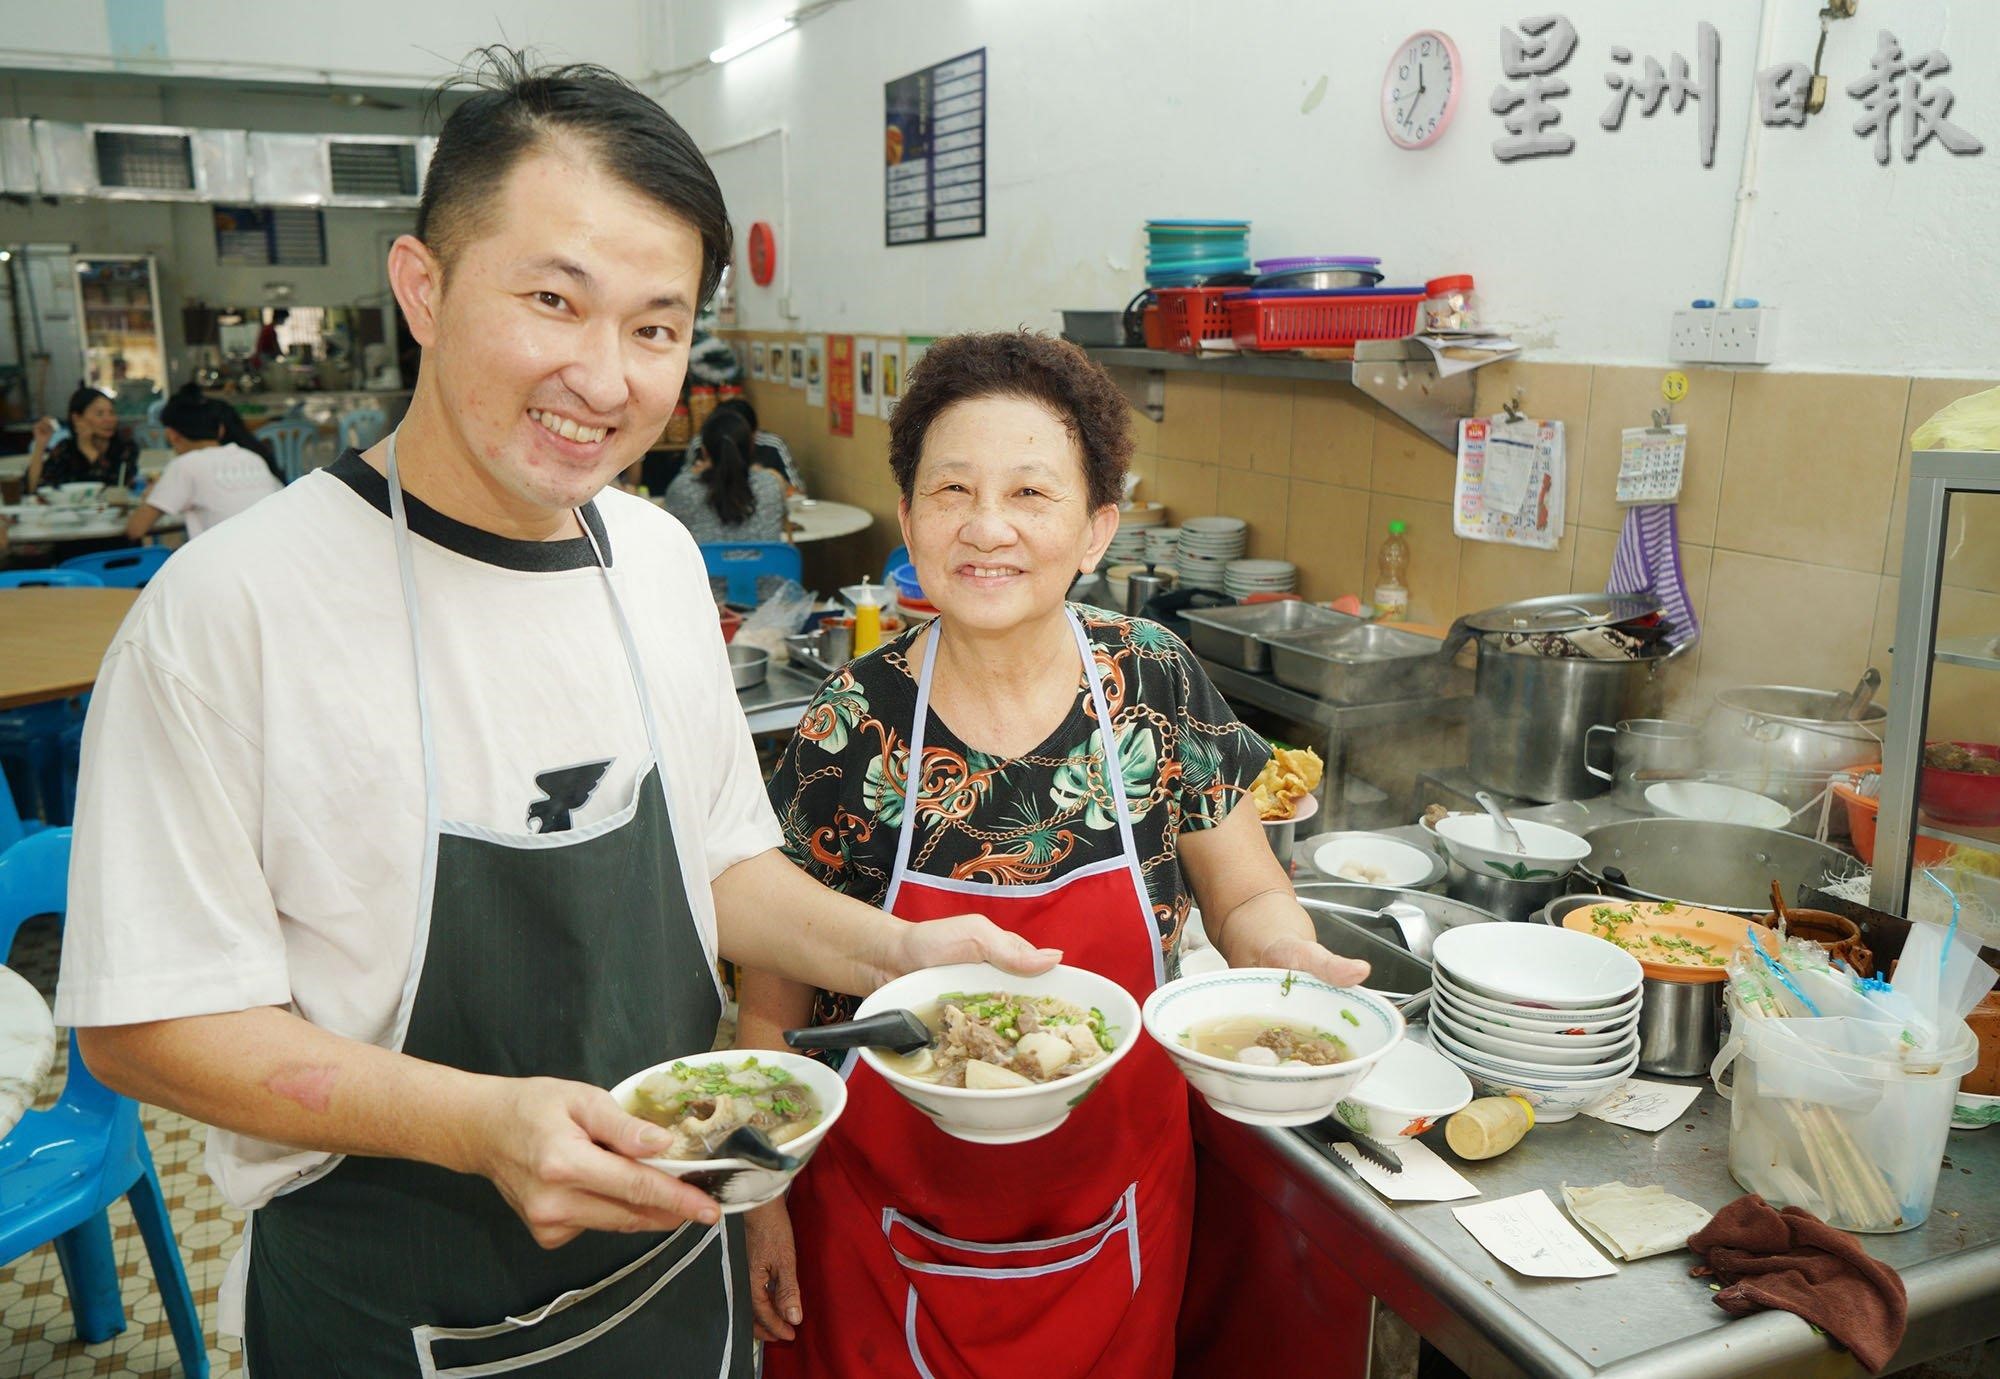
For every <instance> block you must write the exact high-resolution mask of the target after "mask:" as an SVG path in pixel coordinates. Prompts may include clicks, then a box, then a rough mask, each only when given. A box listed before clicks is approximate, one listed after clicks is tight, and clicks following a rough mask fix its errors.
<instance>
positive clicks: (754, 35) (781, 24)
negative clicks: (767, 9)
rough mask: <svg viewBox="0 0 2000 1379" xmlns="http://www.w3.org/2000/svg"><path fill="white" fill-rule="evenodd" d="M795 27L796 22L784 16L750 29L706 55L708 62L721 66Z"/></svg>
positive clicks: (796, 25) (788, 16)
mask: <svg viewBox="0 0 2000 1379" xmlns="http://www.w3.org/2000/svg"><path fill="white" fill-rule="evenodd" d="M797 27H798V20H796V19H795V18H793V17H792V16H791V15H789V14H787V15H784V16H782V17H780V18H777V19H774V20H772V21H771V22H770V23H768V24H760V25H758V26H757V27H756V28H754V29H752V30H751V31H750V32H749V33H747V34H745V35H743V37H741V38H739V39H737V40H736V41H735V42H733V43H725V44H723V45H722V46H721V47H720V48H717V49H716V50H715V51H714V52H712V53H710V54H709V55H708V60H709V61H710V62H713V63H717V64H721V63H724V62H727V61H729V60H730V59H731V58H738V57H742V56H743V55H744V54H745V53H747V52H749V51H750V50H751V49H752V48H761V47H763V46H764V45H765V44H766V43H769V42H770V41H771V40H772V39H774V38H776V37H777V36H778V35H779V34H787V33H790V32H791V31H792V30H793V29H795V28H797Z"/></svg>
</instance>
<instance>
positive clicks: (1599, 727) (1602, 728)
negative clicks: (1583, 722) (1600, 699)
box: [1583, 723, 1618, 780]
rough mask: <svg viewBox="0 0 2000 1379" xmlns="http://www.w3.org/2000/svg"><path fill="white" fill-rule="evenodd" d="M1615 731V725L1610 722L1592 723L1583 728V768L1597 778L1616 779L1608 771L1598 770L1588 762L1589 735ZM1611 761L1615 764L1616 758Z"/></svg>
mask: <svg viewBox="0 0 2000 1379" xmlns="http://www.w3.org/2000/svg"><path fill="white" fill-rule="evenodd" d="M1617 731H1618V729H1617V727H1616V726H1615V725H1614V724H1610V723H1597V724H1593V725H1592V726H1590V727H1588V728H1585V729H1584V730H1583V769H1584V770H1586V771H1588V772H1590V774H1591V775H1593V776H1596V777H1597V778H1598V779H1599V780H1616V779H1617V777H1615V776H1613V775H1612V774H1611V772H1609V771H1600V770H1598V769H1597V768H1596V767H1595V766H1592V765H1591V764H1590V739H1591V736H1592V735H1593V734H1596V733H1616V732H1617ZM1613 763H1614V765H1615V764H1616V758H1613Z"/></svg>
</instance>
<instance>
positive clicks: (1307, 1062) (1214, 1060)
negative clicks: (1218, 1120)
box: [1145, 967, 1404, 1125]
mask: <svg viewBox="0 0 2000 1379" xmlns="http://www.w3.org/2000/svg"><path fill="white" fill-rule="evenodd" d="M1145 1021H1146V1032H1147V1033H1148V1034H1150V1035H1152V1036H1153V1040H1154V1042H1156V1043H1158V1044H1159V1045H1160V1046H1161V1047H1162V1048H1164V1049H1165V1050H1166V1051H1167V1054H1168V1056H1169V1057H1170V1058H1172V1059H1173V1060H1174V1065H1175V1066H1176V1067H1178V1068H1179V1069H1180V1070H1181V1074H1182V1076H1184V1077H1186V1078H1187V1080H1188V1081H1189V1082H1190V1083H1192V1084H1193V1085H1194V1088H1195V1090H1196V1091H1198V1092H1200V1093H1201V1094H1202V1095H1203V1096H1204V1097H1206V1098H1207V1099H1208V1104H1209V1105H1211V1106H1213V1107H1214V1108H1215V1109H1216V1110H1217V1111H1219V1112H1221V1113H1222V1114H1223V1115H1225V1116H1228V1117H1229V1118H1230V1119H1231V1120H1239V1121H1243V1122H1245V1123H1247V1124H1250V1125H1310V1124H1311V1123H1312V1122H1314V1121H1316V1120H1319V1119H1320V1118H1321V1117H1323V1116H1326V1115H1329V1114H1330V1113H1331V1112H1332V1111H1333V1108H1334V1107H1335V1106H1336V1105H1338V1104H1339V1102H1340V1099H1341V1098H1342V1097H1343V1096H1345V1095H1346V1094H1347V1093H1348V1092H1349V1091H1351V1090H1352V1089H1353V1088H1354V1087H1355V1086H1356V1085H1358V1084H1359V1083H1360V1081H1361V1079H1362V1078H1364V1077H1366V1076H1367V1075H1368V1073H1369V1071H1370V1070H1371V1069H1372V1068H1373V1067H1374V1066H1375V1064H1376V1063H1377V1062H1379V1061H1380V1060H1381V1059H1382V1057H1383V1056H1384V1055H1385V1054H1387V1053H1388V1052H1389V1050H1390V1049H1391V1048H1393V1047H1394V1046H1395V1045H1396V1044H1397V1043H1398V1042H1399V1041H1400V1040H1401V1039H1402V1038H1403V1032H1404V1026H1403V1017H1402V1014H1401V1013H1400V1012H1399V1011H1397V1009H1396V1008H1395V1007H1394V1006H1392V1005H1390V1004H1389V1002H1388V1001H1387V1000H1385V999H1384V998H1383V997H1381V996H1379V995H1377V994H1376V993H1375V992H1372V991H1368V990H1365V989H1363V988H1361V987H1337V986H1329V985H1328V984H1327V983H1325V982H1323V981H1320V980H1319V979H1318V978H1317V977H1308V976H1306V975H1304V974H1303V973H1299V972H1287V971H1285V970H1283V969H1281V968H1273V967H1231V968H1227V969H1225V970H1223V971H1221V972H1207V973H1201V974H1199V975H1196V976H1189V977H1182V978H1180V979H1179V980H1178V981H1171V982H1168V983H1167V984H1166V985H1165V986H1163V987H1161V988H1160V989H1159V990H1157V991H1155V992H1154V993H1153V994H1152V995H1151V996H1148V997H1147V998H1146V1008H1145Z"/></svg>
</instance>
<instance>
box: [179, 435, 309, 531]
mask: <svg viewBox="0 0 2000 1379" xmlns="http://www.w3.org/2000/svg"><path fill="white" fill-rule="evenodd" d="M283 487H284V485H283V484H282V483H280V482H279V481H278V476H277V475H275V474H273V473H272V472H271V466H269V465H268V464H265V463H264V457H263V456H262V455H259V454H258V453H257V452H256V451H254V450H245V449H244V448H243V447H242V446H240V445H204V446H201V447H200V448H198V449H195V450H190V451H187V452H186V453H185V454H182V455H177V456H175V457H174V460H173V462H172V463H171V464H169V465H168V466H167V467H166V469H165V471H163V472H162V473H161V475H160V477H159V479H158V481H157V482H155V483H154V485H153V486H152V487H151V488H150V489H148V490H146V494H145V501H146V502H147V503H148V504H149V505H151V506H152V507H156V508H158V509H159V510H160V511H161V512H164V513H166V514H167V515H168V516H169V517H179V516H185V517H186V518H187V532H188V539H189V540H190V541H192V540H193V539H194V538H195V537H197V536H200V535H201V534H202V533H203V532H205V531H207V530H208V529H209V528H210V527H212V526H214V525H215V524H216V523H217V522H220V521H222V520H223V519H224V518H226V517H234V516H236V514H237V513H239V512H242V511H244V510H245V509H247V508H248V507H249V506H250V505H251V504H252V503H255V502H256V501H258V500H259V499H261V498H268V497H270V496H271V495H272V494H273V493H276V492H277V491H278V490H279V489H281V488H283Z"/></svg>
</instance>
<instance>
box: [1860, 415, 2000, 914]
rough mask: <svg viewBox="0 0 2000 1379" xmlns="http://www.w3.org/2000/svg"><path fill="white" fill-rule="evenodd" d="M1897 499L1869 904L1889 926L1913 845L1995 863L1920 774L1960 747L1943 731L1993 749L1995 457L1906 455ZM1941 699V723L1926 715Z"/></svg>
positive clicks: (1999, 549) (1998, 678)
mask: <svg viewBox="0 0 2000 1379" xmlns="http://www.w3.org/2000/svg"><path fill="white" fill-rule="evenodd" d="M1909 498H1910V510H1909V520H1908V525H1907V527H1906V530H1905V536H1904V541H1903V568H1902V587H1901V588H1900V589H1899V590H1898V591H1897V592H1898V598H1897V606H1896V643H1895V650H1896V658H1895V669H1894V671H1893V673H1892V675H1891V678H1890V681H1889V722H1888V733H1887V735H1886V736H1885V737H1884V739H1883V742H1882V800H1881V813H1880V816H1879V820H1878V823H1877V829H1876V835H1875V863H1874V868H1875V873H1874V882H1873V885H1872V887H1871V891H1870V897H1869V899H1870V903H1871V904H1873V905H1874V906H1875V908H1877V909H1879V910H1886V911H1889V912H1890V913H1892V914H1899V915H1900V914H1907V913H1908V911H1909V905H1910V887H1911V884H1912V879H1913V877H1914V876H1915V875H1916V872H1917V867H1916V865H1915V859H1914V856H1913V849H1914V848H1915V847H1916V846H1917V844H1918V843H1919V841H1920V840H1925V839H1931V840H1938V841H1941V842H1945V843H1949V844H1953V845H1956V846H1958V847H1970V848H1977V849H1981V850H1983V851H1987V852H1993V853H2000V826H1993V825H1991V824H1986V823H1983V822H1981V821H1979V820H1978V819H1976V818H1969V817H1967V816H1965V815H1964V814H1962V813H1954V812H1953V811H1952V809H1951V808H1950V807H1949V805H1948V804H1947V802H1945V801H1944V800H1943V799H1941V798H1940V797H1939V796H1938V795H1936V794H1935V793H1930V794H1929V797H1928V798H1926V797H1925V796H1926V793H1927V792H1926V791H1925V789H1924V784H1923V770H1922V767H1923V753H1924V744H1925V743H1926V742H1927V741H1931V740H1936V739H1939V738H1946V737H1954V736H1955V737H1958V738H1960V739H1961V740H1964V739H1965V738H1966V733H1965V732H1964V731H1959V732H1953V731H1952V730H1951V725H1952V724H1954V723H1956V724H1958V725H1970V727H1971V729H1972V730H1973V731H1974V732H1976V734H1977V737H1978V739H1979V740H1983V741H1986V742H1995V741H2000V616H1996V615H1995V610H1996V609H2000V452H1995V451H1978V450H1919V451H1917V452H1916V453H1915V454H1914V455H1912V456H1911V462H1910V495H1909ZM1941 625H1942V626H1943V627H1944V628H1945V634H1944V635H1943V636H1940V635H1939V628H1940V626H1941ZM1941 693H1943V694H1947V695H1948V697H1949V699H1950V701H1951V702H1950V704H1949V707H1948V709H1947V712H1948V714H1949V717H1948V719H1947V718H1945V717H1941V716H1939V715H1938V713H1937V711H1938V710H1940V709H1941V708H1945V707H1946V706H1945V705H1944V704H1943V703H1942V701H1941V700H1940V694H1941ZM1934 717H1937V718H1938V723H1939V726H1938V728H1937V729H1935V730H1934V729H1933V727H1932V723H1933V719H1934ZM1924 884H1928V883H1924Z"/></svg>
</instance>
